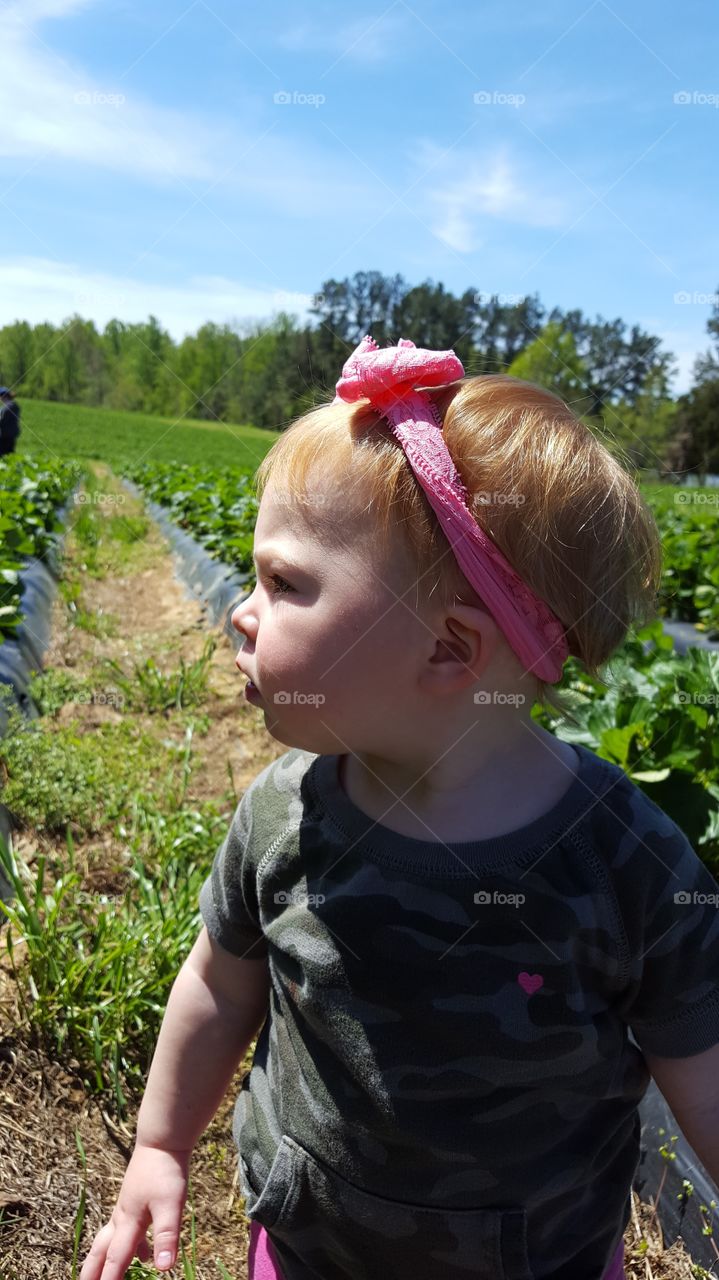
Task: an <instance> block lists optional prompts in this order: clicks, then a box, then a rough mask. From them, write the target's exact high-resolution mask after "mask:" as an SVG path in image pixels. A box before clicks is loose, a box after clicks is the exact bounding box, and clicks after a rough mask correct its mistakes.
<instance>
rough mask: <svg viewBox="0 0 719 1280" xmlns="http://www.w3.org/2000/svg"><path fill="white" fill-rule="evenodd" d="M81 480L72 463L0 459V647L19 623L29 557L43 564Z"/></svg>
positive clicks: (14, 457)
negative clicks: (63, 509)
mask: <svg viewBox="0 0 719 1280" xmlns="http://www.w3.org/2000/svg"><path fill="white" fill-rule="evenodd" d="M79 479H80V471H79V469H78V466H77V464H76V463H71V462H64V461H61V460H58V461H49V460H45V459H43V460H34V459H32V458H28V457H25V456H23V455H16V454H10V455H9V456H7V457H4V458H0V644H2V643H3V641H4V640H5V639H7V638H8V636H12V635H13V634H14V633H15V631H16V630H17V627H18V626H19V624H20V621H21V618H22V613H21V609H20V596H21V582H20V574H21V571H22V568H23V565H24V564H25V562H26V559H27V557H28V556H36V557H37V558H38V559H46V558H47V557H48V556H49V554H50V553H51V550H52V546H53V541H54V539H53V535H54V534H56V533H59V532H60V530H61V529H62V522H61V521H60V520H59V519H58V509H59V508H60V507H61V506H62V504H63V502H65V501H66V499H67V498H68V496H69V494H70V493H71V492H72V490H73V489H74V488H75V486H76V485H77V483H78V480H79Z"/></svg>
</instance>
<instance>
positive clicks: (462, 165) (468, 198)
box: [415, 108, 569, 253]
mask: <svg viewBox="0 0 719 1280" xmlns="http://www.w3.org/2000/svg"><path fill="white" fill-rule="evenodd" d="M480 109H481V108H480ZM415 162H416V163H417V167H418V168H419V169H420V171H421V172H426V171H427V170H430V172H429V173H427V183H431V188H432V189H431V190H429V191H426V192H425V197H426V199H427V200H428V201H429V204H430V209H431V210H433V225H432V230H433V231H434V233H435V234H436V235H437V236H439V237H440V239H442V240H444V241H445V242H446V243H447V244H449V245H450V246H451V248H453V249H456V250H457V252H459V253H471V252H473V251H474V250H476V249H477V248H478V247H481V245H482V243H483V238H481V237H480V234H479V232H480V230H481V229H482V228H483V227H486V220H487V219H497V218H501V219H502V220H503V221H505V222H513V223H518V224H520V225H522V226H529V227H561V226H564V225H566V222H567V220H568V216H569V215H568V211H567V208H566V205H565V202H564V201H563V200H562V199H561V198H560V197H559V196H557V195H555V194H554V193H553V192H551V191H549V190H545V189H543V188H542V187H541V186H540V185H539V184H538V183H535V182H534V181H533V179H532V177H531V176H530V174H529V173H527V172H523V171H522V170H521V168H520V165H519V163H518V162H517V161H516V160H512V159H510V157H509V155H508V154H507V153H506V152H504V153H502V152H497V153H496V154H494V155H487V156H486V158H479V157H478V156H477V153H476V151H475V152H472V153H461V152H458V150H457V149H456V148H455V149H452V150H449V151H443V149H442V148H441V147H439V146H437V144H436V143H434V142H429V141H427V140H423V141H422V142H421V143H420V144H419V146H418V147H417V149H416V152H415ZM422 186H423V182H422V179H421V178H420V180H419V182H418V186H417V188H416V189H418V190H421V189H422Z"/></svg>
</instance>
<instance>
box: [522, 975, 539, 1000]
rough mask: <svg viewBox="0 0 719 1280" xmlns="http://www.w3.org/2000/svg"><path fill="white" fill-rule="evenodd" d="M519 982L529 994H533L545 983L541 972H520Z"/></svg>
mask: <svg viewBox="0 0 719 1280" xmlns="http://www.w3.org/2000/svg"><path fill="white" fill-rule="evenodd" d="M517 982H518V983H519V985H520V987H521V988H522V990H523V991H526V993H527V995H528V996H531V995H533V994H534V992H535V991H539V988H540V987H541V986H543V985H544V978H543V977H542V975H541V973H520V975H519V977H518V978H517Z"/></svg>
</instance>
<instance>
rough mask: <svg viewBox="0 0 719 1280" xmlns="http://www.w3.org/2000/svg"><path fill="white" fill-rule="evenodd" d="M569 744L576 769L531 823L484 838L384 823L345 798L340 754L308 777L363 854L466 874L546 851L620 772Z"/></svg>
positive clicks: (320, 760)
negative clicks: (418, 834)
mask: <svg viewBox="0 0 719 1280" xmlns="http://www.w3.org/2000/svg"><path fill="white" fill-rule="evenodd" d="M572 746H573V747H574V749H575V751H576V752H577V754H578V756H579V768H578V771H577V773H576V774H575V775H574V777H573V779H572V782H571V783H570V785H569V787H568V788H567V790H566V791H565V793H564V795H563V796H562V797H561V798H560V799H559V800H558V801H557V802H556V803H555V804H554V805H552V807H551V808H550V809H548V810H547V812H546V813H544V814H542V816H541V817H539V818H537V819H535V821H534V822H530V823H527V824H525V825H524V826H522V827H517V829H516V830H514V831H509V832H507V833H506V834H505V835H501V836H495V837H492V838H491V839H488V840H465V841H459V842H449V841H448V842H442V841H437V840H417V839H415V838H414V837H413V836H405V835H401V834H400V833H399V832H397V831H392V830H391V828H389V827H385V826H383V825H382V823H380V822H376V821H375V819H374V818H371V817H369V816H368V815H367V814H366V813H364V812H363V811H362V810H361V809H359V808H358V807H357V806H356V805H355V804H354V803H353V801H352V800H350V798H349V796H348V795H347V793H346V791H345V790H344V788H343V786H342V783H341V782H340V776H339V764H340V758H341V757H340V756H339V755H319V756H316V757H315V759H314V760H313V762H312V764H311V766H310V769H309V773H308V780H309V783H310V786H311V788H312V790H313V791H314V793H315V796H316V798H317V800H318V801H319V803H320V805H321V807H322V809H323V810H324V812H325V813H326V815H327V817H328V818H329V819H330V821H331V823H332V825H333V826H334V827H335V828H336V829H337V830H338V831H339V832H340V834H341V835H342V836H343V838H344V839H345V840H348V841H349V842H350V845H351V847H352V848H353V849H354V850H356V851H358V852H360V853H361V854H362V856H363V857H366V858H369V859H370V860H372V861H374V862H381V863H385V864H387V865H390V866H395V867H401V868H405V869H407V870H417V871H422V872H430V873H431V872H433V871H434V872H437V873H442V874H450V875H454V876H466V875H471V874H475V873H476V871H477V870H480V869H487V868H490V867H499V866H504V865H506V864H510V863H517V862H523V861H525V860H529V859H530V858H532V857H534V856H535V855H536V854H537V853H539V852H541V851H542V850H547V849H548V848H549V847H551V845H552V844H554V843H557V842H558V841H559V840H560V839H561V838H562V836H563V835H565V834H568V833H569V831H570V829H572V828H574V827H575V826H577V825H579V823H581V821H582V818H583V817H584V815H585V814H586V813H587V812H589V810H591V809H592V808H593V807H594V805H595V804H596V803H597V800H598V799H599V797H600V796H601V795H602V793H603V792H604V791H605V790H606V789H607V788H608V787H609V786H610V785H612V784H613V783H614V782H616V781H617V777H618V776H619V777H621V776H623V771H622V770H620V769H618V766H612V765H611V764H610V763H609V762H608V761H606V760H602V759H601V758H600V757H599V756H597V755H595V753H594V752H593V751H590V750H589V748H588V747H585V746H583V745H582V744H581V743H577V742H574V743H572Z"/></svg>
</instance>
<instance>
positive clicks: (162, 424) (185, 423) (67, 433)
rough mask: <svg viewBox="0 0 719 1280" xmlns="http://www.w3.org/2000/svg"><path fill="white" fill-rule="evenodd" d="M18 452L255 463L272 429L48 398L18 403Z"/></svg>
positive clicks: (112, 459) (272, 435) (113, 459)
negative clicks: (165, 415)
mask: <svg viewBox="0 0 719 1280" xmlns="http://www.w3.org/2000/svg"><path fill="white" fill-rule="evenodd" d="M21 410H22V417H21V422H20V426H21V431H20V438H19V440H18V452H19V453H30V454H49V455H50V456H51V457H53V456H54V457H60V458H98V459H100V460H101V461H103V462H108V463H109V464H110V465H111V466H112V465H114V466H118V467H119V466H120V465H121V464H122V463H125V462H131V463H137V462H212V463H213V464H216V465H217V466H219V467H223V466H225V465H228V464H229V465H231V466H249V467H252V468H253V469H254V468H255V467H257V466H258V465H259V463H260V462H261V461H262V459H263V458H264V456H265V454H266V453H267V451H268V450H269V449H270V447H271V446H272V444H273V443H274V441H275V440H276V438H277V433H276V432H274V431H263V430H260V429H259V428H257V427H251V426H234V425H232V424H229V423H219V422H206V421H199V420H197V419H194V418H182V419H180V421H179V422H178V421H177V420H176V419H175V418H162V417H153V416H152V415H150V414H147V413H127V412H121V411H119V410H115V409H96V408H93V407H91V406H88V405H75V404H60V403H58V402H55V401H51V400H23V401H22V404H21Z"/></svg>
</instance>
